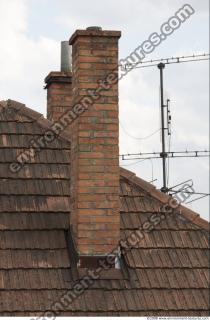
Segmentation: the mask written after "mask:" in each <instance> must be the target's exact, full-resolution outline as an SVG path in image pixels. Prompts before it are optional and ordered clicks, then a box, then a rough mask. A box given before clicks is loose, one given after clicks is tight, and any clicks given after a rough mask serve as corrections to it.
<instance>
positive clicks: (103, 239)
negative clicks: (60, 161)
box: [69, 27, 121, 267]
mask: <svg viewBox="0 0 210 320" xmlns="http://www.w3.org/2000/svg"><path fill="white" fill-rule="evenodd" d="M120 36H121V33H120V32H119V31H104V30H102V29H101V28H100V27H90V28H87V29H86V30H77V31H76V32H75V33H74V34H73V35H72V37H71V38H70V41H69V44H70V45H72V99H73V101H72V103H73V105H76V104H78V103H79V101H81V99H82V98H84V97H91V100H92V103H90V104H89V105H88V108H87V110H86V111H85V112H83V113H81V114H80V116H79V117H78V118H77V119H76V120H75V121H74V122H73V124H72V126H71V136H72V142H71V170H72V172H71V202H72V208H71V224H72V227H73V235H74V239H75V245H76V249H77V252H78V255H79V265H80V267H83V266H84V267H85V266H88V263H90V261H91V260H92V261H93V260H94V259H96V260H97V259H98V258H99V257H101V256H106V255H107V254H110V253H111V252H112V250H114V249H116V248H117V247H118V244H119V240H120V204H119V193H120V188H119V118H118V116H119V115H118V81H117V77H118V40H119V38H120ZM100 81H101V82H100ZM98 88H100V89H98ZM96 90H97V92H96ZM88 261H89V262H88ZM90 264H91V263H90Z"/></svg>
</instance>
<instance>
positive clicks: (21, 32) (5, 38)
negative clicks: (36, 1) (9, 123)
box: [0, 0, 59, 112]
mask: <svg viewBox="0 0 210 320" xmlns="http://www.w3.org/2000/svg"><path fill="white" fill-rule="evenodd" d="M27 11H28V6H27V2H26V1H25V0H10V1H7V0H1V2H0V12H1V22H0V23H1V28H0V38H1V53H0V65H1V79H0V97H1V99H7V98H13V99H17V100H20V101H23V102H25V103H27V104H29V105H31V106H33V107H34V108H36V107H37V108H38V109H39V111H42V112H43V107H44V106H43V105H41V104H42V103H43V101H44V99H43V98H44V96H45V92H44V90H41V88H42V86H43V81H44V77H45V76H46V75H47V73H48V72H49V70H51V69H52V67H53V66H56V65H58V64H59V43H58V42H56V41H55V40H53V39H50V38H46V37H43V36H42V35H40V37H39V38H38V40H33V39H32V38H31V37H30V35H29V34H28V33H27Z"/></svg>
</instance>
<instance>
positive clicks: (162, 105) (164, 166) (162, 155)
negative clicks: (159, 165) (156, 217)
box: [158, 63, 168, 193]
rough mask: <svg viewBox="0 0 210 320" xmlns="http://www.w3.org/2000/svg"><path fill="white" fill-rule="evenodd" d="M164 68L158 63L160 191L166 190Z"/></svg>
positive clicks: (162, 64)
mask: <svg viewBox="0 0 210 320" xmlns="http://www.w3.org/2000/svg"><path fill="white" fill-rule="evenodd" d="M164 68H165V64H164V63H159V64H158V69H159V70H160V99H161V140H162V152H161V154H160V156H161V158H162V159H163V187H162V188H161V191H162V192H165V193H166V192H167V190H168V189H167V184H166V157H167V153H166V147H165V110H164V108H165V105H164V92H163V69H164Z"/></svg>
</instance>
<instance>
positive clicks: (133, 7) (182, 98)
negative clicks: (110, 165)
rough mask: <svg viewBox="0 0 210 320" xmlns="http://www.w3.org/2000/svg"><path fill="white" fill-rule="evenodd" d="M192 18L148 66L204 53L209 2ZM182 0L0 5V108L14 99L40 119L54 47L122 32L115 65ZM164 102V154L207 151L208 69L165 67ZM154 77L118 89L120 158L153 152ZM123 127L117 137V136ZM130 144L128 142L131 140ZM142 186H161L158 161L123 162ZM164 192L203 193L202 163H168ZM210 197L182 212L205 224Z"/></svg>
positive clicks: (138, 76)
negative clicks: (98, 30)
mask: <svg viewBox="0 0 210 320" xmlns="http://www.w3.org/2000/svg"><path fill="white" fill-rule="evenodd" d="M188 3H189V4H191V6H192V7H193V8H194V10H195V14H194V15H193V16H191V17H190V18H189V19H188V20H187V21H186V22H185V23H184V24H182V25H181V27H180V28H179V29H178V30H176V31H175V32H174V33H173V34H172V35H171V36H170V37H168V38H167V40H166V41H164V42H163V43H162V44H161V45H160V46H159V47H157V48H156V50H155V51H154V52H153V53H152V54H151V55H150V56H148V58H149V59H150V58H151V59H152V58H162V57H172V56H180V55H189V54H193V53H195V54H198V53H204V52H209V42H208V41H209V40H208V39H209V34H208V24H209V8H208V5H209V1H208V0H202V1H201V0H189V1H188ZM184 4H185V2H184V1H181V0H173V1H172V0H106V1H105V2H104V3H103V2H102V1H96V0H89V1H82V0H77V1H70V0H0V39H1V50H0V68H1V77H0V100H2V99H8V98H11V99H14V100H18V101H20V102H23V103H25V104H27V106H29V107H31V108H33V109H35V110H37V111H39V112H41V113H43V114H45V111H46V91H45V90H43V85H44V81H43V80H44V78H45V76H46V75H47V74H48V73H49V72H50V71H55V70H59V66H60V41H62V40H68V39H69V37H70V36H71V34H72V33H73V32H74V31H75V29H82V28H86V27H88V26H91V25H97V26H101V27H102V28H103V29H111V30H121V31H122V38H121V39H120V58H124V57H126V56H127V55H128V54H129V53H130V52H131V51H132V50H133V49H134V48H136V47H137V46H138V45H140V44H141V43H142V42H143V41H144V40H146V39H147V38H148V36H149V35H150V34H151V33H153V32H158V31H159V28H160V26H161V24H162V23H163V22H165V21H167V20H168V19H169V18H170V17H171V16H173V15H174V13H175V12H176V11H177V10H178V9H179V8H180V7H182V6H183V5H184ZM164 77H165V89H166V97H168V98H170V99H171V112H172V138H171V150H173V151H178V150H186V149H188V150H204V149H209V140H208V130H209V122H208V119H209V94H208V86H209V83H208V81H209V79H208V77H209V74H208V62H206V61H204V62H194V63H185V64H180V65H178V64H176V65H169V66H167V67H166V70H165V72H164ZM159 112H160V108H159V73H158V69H157V68H156V67H153V68H147V69H136V70H133V71H132V72H131V73H129V75H127V76H126V77H125V78H124V79H123V80H122V81H121V82H120V122H121V128H120V153H131V152H135V153H136V152H140V151H141V152H151V151H160V148H161V145H160V133H156V134H155V135H153V136H152V137H151V138H148V139H135V138H144V137H146V136H148V135H150V134H151V133H153V132H154V131H155V130H157V129H159V128H160V113H159ZM122 127H123V128H124V129H122ZM134 137H135V138H134ZM121 165H122V166H125V168H127V169H129V170H132V171H135V172H136V173H137V174H138V175H139V176H140V177H142V178H143V179H145V180H147V181H151V180H153V179H157V180H156V181H155V182H154V184H155V185H156V186H157V187H158V188H159V187H161V184H162V176H161V172H162V171H161V161H160V160H153V161H152V162H151V161H149V160H148V161H144V162H137V161H136V160H135V161H122V162H121ZM169 168H170V170H169V172H170V175H169V186H174V185H176V184H178V183H181V182H183V181H185V180H188V179H193V182H194V189H195V190H196V192H209V185H208V183H209V161H208V159H207V158H199V159H194V158H188V159H185V158H181V159H171V161H170V167H169ZM208 204H209V197H207V198H205V199H203V200H198V201H195V202H193V203H192V204H189V207H190V208H191V209H193V210H195V211H197V212H199V213H200V215H201V216H202V217H204V218H206V219H208V216H209V207H208Z"/></svg>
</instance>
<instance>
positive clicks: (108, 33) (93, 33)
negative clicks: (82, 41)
mask: <svg viewBox="0 0 210 320" xmlns="http://www.w3.org/2000/svg"><path fill="white" fill-rule="evenodd" d="M80 36H81V37H85V36H86V37H109V38H110V37H113V38H117V39H119V38H120V37H121V32H120V31H113V30H102V28H101V27H94V26H93V27H88V28H87V29H85V30H76V31H75V32H74V33H73V35H72V36H71V38H70V39H69V44H70V45H73V44H74V42H75V40H76V39H77V37H80Z"/></svg>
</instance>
